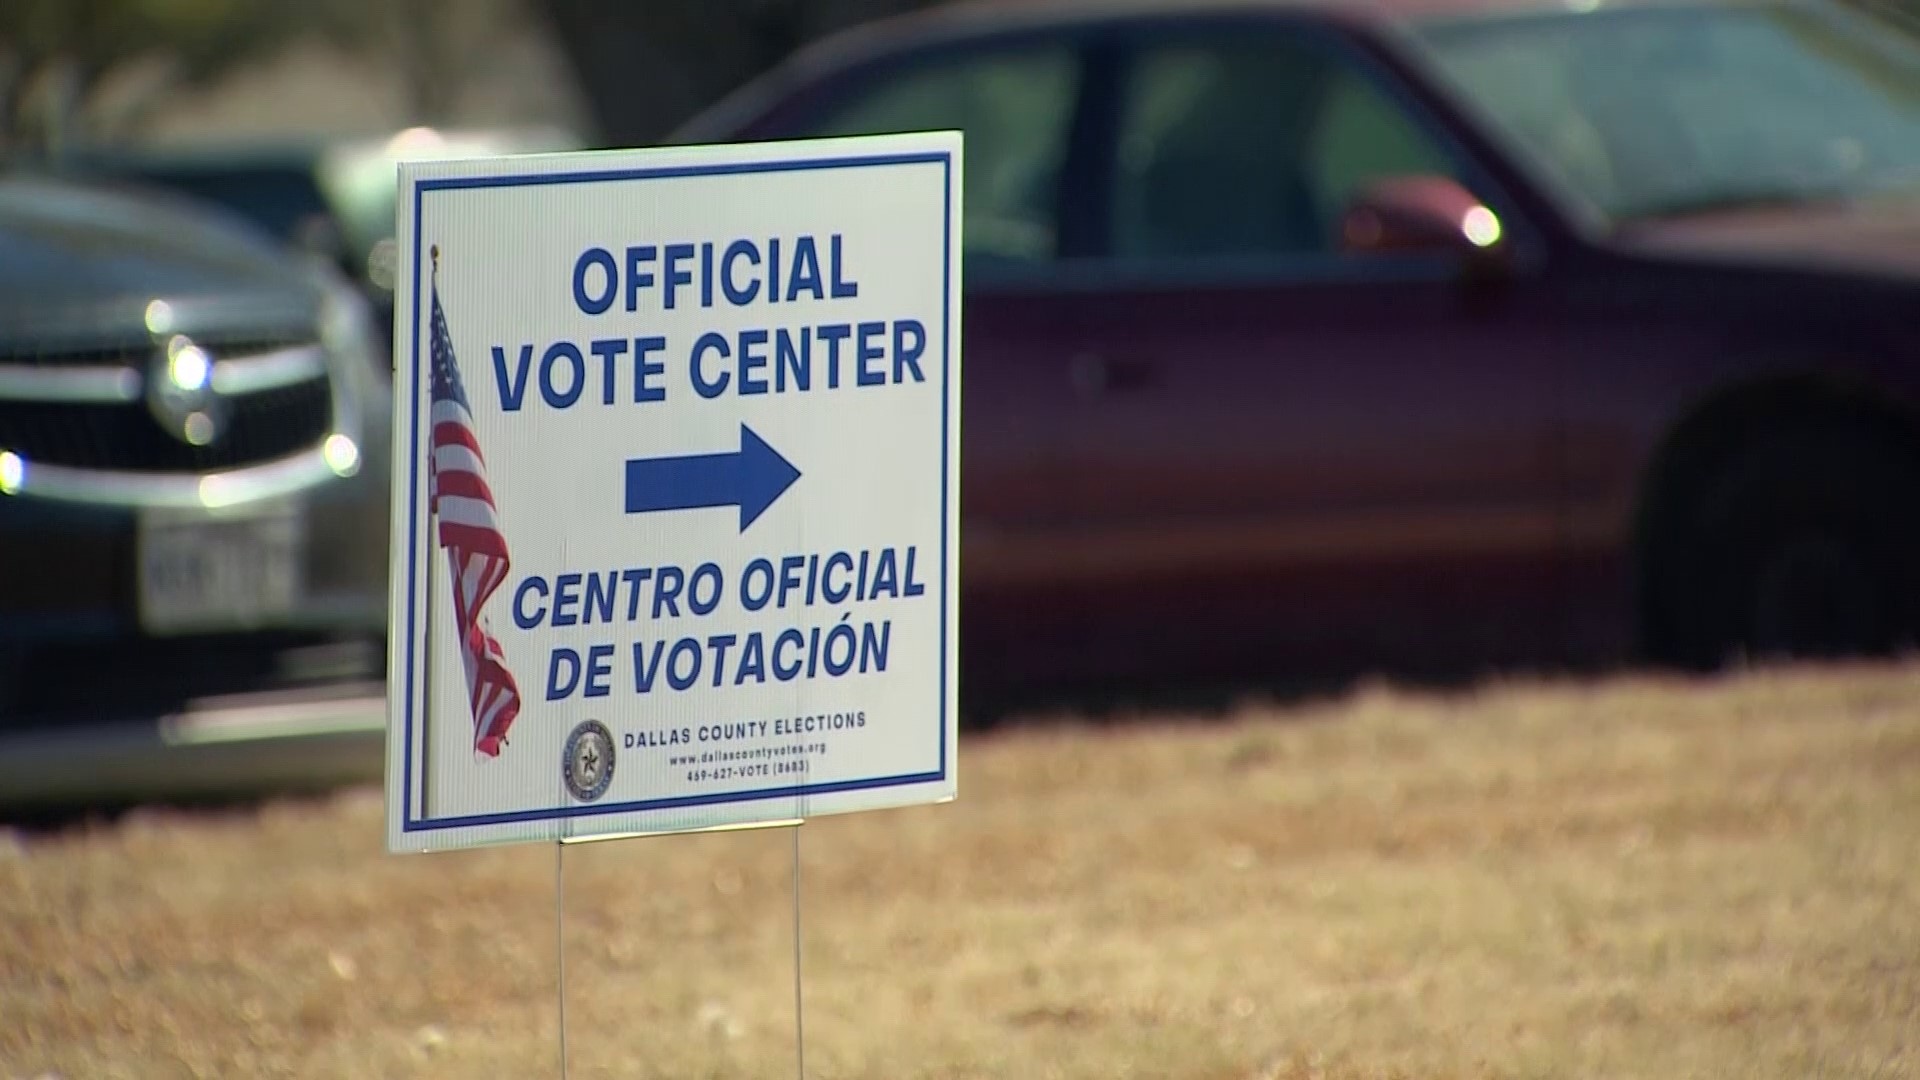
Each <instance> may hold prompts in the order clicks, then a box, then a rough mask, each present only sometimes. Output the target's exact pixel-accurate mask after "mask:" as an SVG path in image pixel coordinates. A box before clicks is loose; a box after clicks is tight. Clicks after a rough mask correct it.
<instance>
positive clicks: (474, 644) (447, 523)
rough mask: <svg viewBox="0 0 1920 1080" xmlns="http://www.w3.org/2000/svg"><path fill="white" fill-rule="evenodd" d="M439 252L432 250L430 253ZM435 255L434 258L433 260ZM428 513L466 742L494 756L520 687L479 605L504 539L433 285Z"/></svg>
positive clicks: (497, 572)
mask: <svg viewBox="0 0 1920 1080" xmlns="http://www.w3.org/2000/svg"><path fill="white" fill-rule="evenodd" d="M438 254H439V253H438V252H437V251H436V252H435V255H438ZM436 261H437V259H436ZM432 332H433V346H432V352H433V358H432V364H433V410H432V412H431V414H430V415H431V418H432V423H433V457H432V459H431V460H432V464H431V466H430V468H429V476H430V478H431V490H432V500H433V502H432V512H433V514H434V516H435V517H436V518H437V519H438V521H439V537H440V547H441V548H442V549H444V550H445V551H446V553H447V568H448V570H449V571H450V574H451V577H452V580H453V612H454V622H455V627H456V629H457V631H458V633H459V635H460V659H461V661H462V662H463V663H464V664H465V666H466V673H467V703H468V705H469V706H470V708H471V709H472V711H473V748H474V749H475V750H476V751H478V752H479V753H482V754H485V755H486V756H488V757H498V756H499V754H500V747H501V745H502V744H503V743H504V742H505V741H506V736H507V728H508V727H510V726H511V725H512V724H513V720H514V718H515V717H516V716H519V715H520V687H519V686H518V684H516V683H515V682H514V681H513V673H512V672H510V671H508V670H507V665H506V654H505V653H504V652H502V651H501V648H500V641H499V639H498V638H495V637H494V636H493V632H492V630H491V628H490V626H489V624H488V622H487V619H486V617H485V616H484V615H482V614H481V609H482V608H483V607H485V605H486V603H487V598H488V597H490V596H492V595H493V592H494V590H495V589H498V588H499V587H500V585H501V583H502V582H504V581H506V579H507V568H508V565H509V564H508V559H507V538H506V535H505V534H504V533H502V532H501V531H500V516H499V512H498V511H497V509H496V508H495V507H494V504H493V490H492V489H491V488H489V487H488V486H487V463H486V459H485V457H484V456H483V455H482V454H481V453H480V441H479V439H478V438H477V437H476V435H475V433H474V430H473V410H472V409H470V408H469V407H468V406H467V393H466V390H465V389H464V388H462V386H461V385H460V368H459V366H458V364H457V363H456V362H455V361H454V357H453V338H452V336H451V335H449V334H448V333H447V316H446V312H444V311H442V310H441V308H440V284H439V282H438V281H437V280H436V281H435V282H434V285H433V327H432Z"/></svg>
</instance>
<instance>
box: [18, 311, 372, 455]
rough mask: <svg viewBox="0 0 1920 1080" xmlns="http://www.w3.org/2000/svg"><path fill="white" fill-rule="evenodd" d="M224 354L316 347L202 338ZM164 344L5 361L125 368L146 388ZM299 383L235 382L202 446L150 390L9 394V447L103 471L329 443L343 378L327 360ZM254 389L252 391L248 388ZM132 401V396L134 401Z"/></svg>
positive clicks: (262, 355) (213, 353) (31, 354)
mask: <svg viewBox="0 0 1920 1080" xmlns="http://www.w3.org/2000/svg"><path fill="white" fill-rule="evenodd" d="M196 340H197V341H198V342H199V343H200V344H201V346H202V348H204V349H206V351H207V353H208V354H209V356H210V357H211V358H213V359H215V360H220V361H228V360H231V361H236V362H240V363H253V362H255V361H256V360H258V361H265V362H269V363H270V362H271V358H272V357H274V356H277V355H286V354H287V353H288V352H289V351H290V350H291V351H295V352H297V351H299V350H301V349H303V348H311V347H312V346H311V344H310V339H309V340H308V341H304V342H303V341H290V340H288V339H287V338H259V337H253V336H248V337H239V336H236V337H233V338H228V339H225V340H220V339H215V340H211V341H210V340H207V339H204V338H202V339H196ZM153 350H154V345H153V344H152V343H151V342H149V343H148V344H147V345H146V346H145V348H144V349H141V348H138V347H133V346H128V347H117V346H115V345H111V344H108V345H106V346H105V347H93V348H84V349H74V348H60V349H48V350H39V351H35V350H11V351H10V352H9V354H8V355H6V356H4V357H0V364H4V365H6V366H7V367H8V368H11V369H13V370H16V371H19V370H37V371H44V372H50V373H51V372H55V371H62V370H64V371H74V372H79V371H81V370H83V369H84V370H86V371H91V372H96V373H101V372H104V373H111V372H115V371H124V372H127V373H129V374H130V375H131V376H133V377H135V378H136V382H135V383H134V384H133V385H134V386H135V387H139V386H143V385H144V382H145V379H146V376H147V365H148V364H149V363H150V362H151V358H152V356H153ZM291 377H292V379H293V380H294V381H281V382H279V384H278V385H275V384H274V382H272V381H270V382H268V383H266V384H264V385H261V386H258V387H245V388H243V387H238V386H236V387H234V388H233V392H230V393H227V394H225V395H222V397H221V402H222V404H223V409H222V410H221V411H222V415H221V417H220V422H219V424H218V427H217V429H216V431H215V432H214V434H213V437H212V438H211V439H210V440H209V441H208V442H207V443H206V444H205V445H201V446H195V445H193V444H191V443H189V442H188V441H186V439H185V438H183V437H182V435H181V433H180V431H179V430H178V429H177V428H176V429H169V428H168V427H167V426H165V425H164V424H163V423H162V422H161V420H160V419H159V418H158V417H157V416H156V415H155V414H154V411H153V410H152V408H150V407H149V405H148V402H147V400H146V394H145V391H144V390H134V391H132V392H125V393H122V392H119V391H116V392H111V393H104V394H100V395H98V397H96V398H94V399H91V400H90V399H88V398H87V396H86V395H80V396H78V397H73V398H69V399H67V400H56V399H53V398H42V399H39V400H35V399H33V398H34V395H23V396H22V397H21V398H18V399H15V398H10V397H0V450H7V451H11V452H13V453H15V454H18V455H19V456H20V457H22V458H24V459H25V460H26V461H27V462H29V463H30V464H40V465H53V466H62V467H65V468H71V469H84V470H91V471H99V472H121V473H152V474H156V475H158V474H166V473H174V474H180V473H187V474H193V473H208V472H217V471H221V470H226V469H235V468H242V467H245V466H249V465H257V464H261V463H264V462H268V461H273V460H276V459H279V458H284V457H287V456H289V455H292V454H296V453H299V452H300V451H303V450H308V449H311V448H313V447H314V446H317V445H319V444H320V443H321V442H322V441H323V440H325V439H326V437H327V435H328V434H329V433H330V432H331V431H332V430H333V426H334V423H335V417H334V415H333V385H332V380H331V378H330V377H329V375H328V374H327V372H326V370H325V368H324V367H320V368H309V369H307V370H304V371H295V372H293V373H292V375H291ZM243 391H244V392H243ZM128 398H131V400H128Z"/></svg>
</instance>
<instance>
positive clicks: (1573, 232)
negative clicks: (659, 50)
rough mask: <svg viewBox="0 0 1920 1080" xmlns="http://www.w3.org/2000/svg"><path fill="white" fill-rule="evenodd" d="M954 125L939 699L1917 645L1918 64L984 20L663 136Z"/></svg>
mask: <svg viewBox="0 0 1920 1080" xmlns="http://www.w3.org/2000/svg"><path fill="white" fill-rule="evenodd" d="M930 128H959V129H962V130H964V131H965V133H966V140H967V141H966V160H965V187H964V199H965V203H964V207H965V208H964V214H965V253H966V263H965V290H966V293H965V313H966V314H965V319H966V323H965V327H964V334H965V343H966V371H965V377H964V395H965V396H964V416H965V432H964V447H963V470H964V478H965V479H964V490H965V492H966V501H965V505H964V508H963V512H962V517H963V522H964V532H963V544H962V551H963V556H962V560H963V566H964V569H963V574H962V577H963V580H964V582H965V587H966V596H965V602H964V604H963V606H962V613H963V614H962V619H963V631H962V640H963V642H964V643H965V648H966V655H965V664H966V666H967V669H968V676H967V677H968V685H969V686H970V687H972V688H980V687H982V686H987V685H993V684H997V683H999V682H1000V681H1001V680H1002V679H1004V678H1027V677H1033V676H1041V677H1046V678H1061V677H1073V676H1080V677H1088V678H1097V679H1102V680H1105V679H1112V678H1124V677H1126V676H1128V675H1133V674H1144V675H1152V676H1156V677H1157V676H1161V675H1171V674H1182V675H1218V674H1256V675H1258V674H1266V673H1281V672H1283V671H1286V670H1288V669H1296V668H1305V669H1310V670H1311V669H1318V670H1322V671H1325V670H1329V669H1330V667H1331V666H1332V665H1336V664H1339V665H1346V664H1349V663H1359V664H1362V665H1366V666H1388V667H1391V668H1397V669H1401V670H1414V669H1417V668H1419V667H1422V666H1427V665H1437V666H1440V667H1442V668H1444V669H1446V670H1453V671H1458V670H1460V668H1461V667H1462V666H1463V665H1465V666H1467V667H1469V668H1475V669H1477V668H1481V667H1486V666H1494V665H1502V666H1504V665H1514V664H1526V665H1561V664H1585V663H1591V662H1600V663H1613V662H1618V661H1623V660H1630V659H1637V658H1651V659H1655V660H1659V661H1670V662H1679V663H1687V664H1713V663H1717V662H1719V661H1720V660H1722V659H1724V658H1726V657H1727V656H1728V655H1730V654H1733V653H1741V652H1744V653H1748V654H1761V653H1767V654H1779V653H1787V654H1832V653H1844V654H1855V653H1866V652H1873V651H1878V650H1885V649H1888V648H1892V647H1897V646H1899V645H1900V644H1901V643H1903V642H1905V641H1906V640H1907V639H1908V638H1909V637H1910V636H1911V635H1912V634H1913V631H1914V629H1915V626H1916V624H1917V623H1920V618H1917V616H1920V511H1917V510H1916V497H1917V496H1920V45H1916V40H1915V38H1914V37H1913V36H1912V35H1911V33H1910V32H1909V31H1908V30H1906V29H1905V28H1903V27H1901V26H1896V25H1894V24H1893V23H1891V22H1884V23H1883V22H1882V21H1880V20H1879V19H1877V18H1872V17H1869V16H1867V15H1864V14H1861V13H1860V12H1858V11H1854V10H1851V9H1846V8H1840V7H1835V6H1832V5H1830V4H1825V3H1809V2H1799V0H1756V2H1746V3H1731V2H1728V3H1723V2H1704V0H1676V2H1657V3H1650V2H1627V3H1614V2H1612V0H1607V2H1604V3H1603V2H1600V0H1565V2H1561V3H1552V4H1548V3H1536V2H1532V0H1525V2H1512V0H1382V2H1380V3H1372V4H1362V3H1357V2H1356V3H1344V2H1338V3H1337V2H1332V0H1305V2H1299V3H1285V2H1271V0H1270V2H1239V3H1225V2H1211V3H1209V2H1204V0H1201V2H1172V0H1163V2H1160V3H1137V2H1118V0H1104V2H1103V0H1089V2H1078V3H1067V4H1052V5H1049V4H1041V3H1034V2H1026V3H1015V4H1008V5H1003V6H987V7H981V6H961V7H946V8H939V9H935V10H932V11H929V12H926V13H922V14H919V15H916V16H911V17H906V18H903V19H897V20H893V21H889V22H884V23H879V24H872V25H870V26H868V27H866V28H863V29H861V30H858V31H855V32H852V33H850V34H847V35H844V36H841V37H839V38H837V39H834V40H832V41H829V42H826V43H823V44H821V45H818V46H815V47H813V48H810V49H809V50H807V51H805V52H803V53H802V54H800V55H798V56H796V57H795V58H793V59H792V60H791V61H790V62H788V63H787V64H785V65H784V66H783V67H781V68H779V69H778V70H777V71H775V72H773V73H771V74H770V75H768V76H766V77H764V78H762V79H760V80H759V81H757V82H755V83H754V84H752V85H751V86H748V87H746V88H744V89H743V90H741V91H740V92H739V93H737V94H735V95H733V96H732V97H730V98H729V99H727V100H726V101H724V102H722V103H720V104H719V105H717V106H715V107H714V108H713V109H711V110H709V111H708V112H707V113H706V114H704V115H702V116H701V117H699V118H697V119H696V120H695V121H694V122H693V123H691V124H690V125H688V126H687V127H686V128H684V129H683V130H682V131H681V132H679V133H678V134H677V135H676V137H675V139H674V141H676V142H681V143H688V142H716V141H742V140H762V139H788V138H809V137H817V136H831V135H846V134H858V133H872V132H887V131H903V130H917V129H930Z"/></svg>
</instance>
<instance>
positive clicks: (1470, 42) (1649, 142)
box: [1419, 3, 1920, 220]
mask: <svg viewBox="0 0 1920 1080" xmlns="http://www.w3.org/2000/svg"><path fill="white" fill-rule="evenodd" d="M1419 31H1420V36H1421V37H1422V38H1424V40H1425V41H1426V42H1427V44H1428V45H1429V47H1430V48H1431V50H1432V54H1433V57H1434V59H1435V60H1436V61H1437V62H1438V65H1439V67H1440V69H1441V70H1442V72H1443V73H1444V74H1445V75H1446V76H1447V77H1449V78H1450V79H1451V80H1452V82H1453V83H1454V84H1455V85H1456V87H1457V88H1458V89H1459V90H1460V91H1461V92H1462V94H1463V95H1464V96H1465V97H1466V99H1468V100H1469V101H1470V102H1471V103H1472V104H1473V105H1475V106H1476V107H1478V108H1479V109H1480V110H1482V111H1483V112H1484V113H1485V114H1486V116H1487V117H1488V118H1489V120H1490V122H1491V124H1492V126H1493V128H1494V129H1495V130H1496V131H1498V132H1500V133H1502V134H1504V135H1505V136H1507V137H1508V138H1509V139H1510V140H1511V141H1512V142H1513V143H1514V144H1516V145H1517V146H1519V147H1520V148H1522V149H1523V150H1524V151H1525V152H1526V154H1527V155H1528V156H1530V157H1532V158H1534V159H1535V160H1536V161H1538V162H1539V163H1541V164H1542V165H1543V166H1544V167H1545V168H1547V169H1548V170H1550V171H1551V172H1553V173H1554V174H1556V175H1557V176H1558V177H1559V179H1561V180H1562V181H1563V182H1564V183H1566V184H1567V186H1569V187H1570V188H1571V189H1572V190H1573V191H1575V192H1577V193H1578V194H1580V195H1581V196H1583V197H1584V198H1585V199H1586V200H1587V201H1588V202H1589V203H1591V204H1592V205H1593V206H1594V207H1595V208H1597V209H1598V210H1600V211H1601V212H1602V213H1604V214H1607V215H1609V216H1611V217H1613V218H1615V219H1616V220H1625V219H1632V218H1636V217H1641V216H1644V215H1659V214H1667V213H1685V212H1689V211H1692V210H1711V209H1715V208H1717V207H1722V206H1726V207H1735V206H1740V205H1743V204H1750V203H1755V202H1782V201H1796V200H1820V199H1841V200H1847V199H1853V198H1859V197H1869V196H1873V195H1876V194H1883V193H1894V194H1898V193H1902V192H1904V193H1911V192H1914V191H1920V43H1917V42H1916V41H1915V39H1914V38H1913V37H1912V36H1911V35H1906V34H1903V33H1902V32H1900V31H1898V30H1897V28H1896V27H1895V26H1894V25H1893V24H1887V25H1885V26H1882V25H1879V24H1877V23H1875V22H1873V21H1871V20H1868V19H1866V18H1865V17H1863V16H1860V15H1858V14H1857V13H1849V11H1848V10H1847V9H1846V8H1844V6H1833V5H1811V4H1801V3H1763V4H1742V5H1737V6H1722V5H1705V4H1692V3H1680V4H1671V5H1660V6H1658V7H1644V8H1643V7H1638V6H1628V7H1625V8H1621V9H1619V10H1612V9H1604V10H1597V11H1591V12H1579V13H1566V12H1554V13H1550V14H1540V13H1531V14H1527V15H1524V16H1518V15H1508V16H1499V17H1494V16H1476V17H1471V18H1467V17H1452V18H1448V19H1445V20H1440V21H1437V22H1434V23H1431V24H1422V26H1421V27H1420V28H1419Z"/></svg>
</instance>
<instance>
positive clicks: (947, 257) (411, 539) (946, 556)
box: [400, 151, 953, 832]
mask: <svg viewBox="0 0 1920 1080" xmlns="http://www.w3.org/2000/svg"><path fill="white" fill-rule="evenodd" d="M889 165H939V166H940V167H941V169H942V174H943V175H942V181H941V185H942V188H941V189H942V195H943V197H942V200H941V204H942V211H941V221H940V236H941V252H940V704H939V708H938V709H937V710H936V715H937V717H938V720H939V727H938V729H937V730H938V736H939V744H940V768H939V769H938V770H937V771H934V772H925V773H908V774H904V775H900V776H880V777H872V778H868V779H862V780H841V781H836V782H833V783H823V784H804V785H796V786H792V787H780V788H759V789H755V790H750V791H727V792H713V793H709V794H705V795H681V796H676V797H673V798H663V799H642V800H638V801H635V802H624V803H610V804H608V805H605V806H557V807H552V808H549V809H544V810H516V811H510V812H505V813H498V814H468V815H465V816H462V817H443V818H433V817H417V818H416V817H414V816H413V773H414V757H413V735H414V730H413V720H414V676H415V673H416V671H417V669H418V667H419V662H418V660H417V659H416V656H415V651H416V640H417V639H416V634H415V629H416V621H415V616H416V611H415V608H416V607H417V605H416V603H415V598H416V597H417V596H418V595H419V591H420V590H419V588H418V584H417V583H418V581H419V554H420V518H421V514H420V415H421V414H420V386H421V378H420V371H421V368H420V318H421V315H420V313H421V310H422V307H421V299H422V297H421V292H420V289H421V284H422V278H421V274H420V263H421V255H420V250H421V249H420V206H421V200H422V197H423V196H424V195H425V193H426V192H429V191H457V190H464V189H472V188H500V187H542V186H546V185H549V184H594V183H609V182H616V181H622V180H675V179H686V178H690V177H701V176H728V175H741V174H752V173H778V172H803V171H809V170H816V169H854V168H871V167H873V166H889ZM952 305H953V155H952V154H950V153H947V152H945V151H926V152H921V153H910V154H873V155H865V156H845V157H832V158H815V159H811V160H801V161H768V162H730V163H726V164H719V165H678V166H658V167H654V168H632V169H595V170H587V171H582V172H563V173H538V174H526V175H518V176H467V177H457V178H451V179H443V180H421V181H419V182H417V183H416V184H415V185H414V189H413V325H412V327H410V330H411V332H412V335H413V342H412V351H413V384H412V385H413V393H412V396H411V399H410V400H409V402H408V408H409V409H411V410H412V412H411V413H410V414H409V415H410V417H411V420H412V424H413V431H412V436H413V437H412V440H411V443H410V446H409V448H408V450H409V458H408V462H407V470H408V477H407V485H408V491H407V508H408V511H407V641H406V656H407V663H406V668H407V673H406V693H407V704H406V711H405V723H404V725H403V727H404V735H405V742H404V744H403V747H402V751H401V752H402V755H403V762H404V766H405V767H404V768H403V770H402V776H401V806H402V807H403V810H402V820H401V824H400V828H401V831H402V832H421V831H426V830H434V829H458V828H467V827H472V826H481V825H509V824H515V823H526V822H534V821H555V820H561V819H566V818H577V817H605V816H607V815H609V814H638V813H645V812H647V811H650V810H677V809H683V808H686V807H693V806H723V805H730V804H733V803H746V802H756V801H759V800H763V799H778V798H796V797H802V798H803V797H805V796H808V795H831V794H835V793H838V792H846V791H864V790H871V789H873V788H887V787H903V786H906V785H908V784H927V783H934V782H936V781H940V780H945V779H946V778H947V667H948V664H947V624H948V622H949V620H948V616H947V603H948V596H949V591H950V589H949V582H948V580H947V567H948V565H949V564H950V563H951V561H952V558H951V554H950V552H949V551H948V550H947V537H948V534H949V533H951V532H952V528H951V525H952V520H951V516H952V513H953V504H952V501H951V497H950V488H951V484H950V482H949V479H948V477H949V476H950V474H951V473H952V471H953V469H952V463H951V462H950V461H949V460H948V445H949V443H950V437H949V436H950V425H951V424H952V422H953V400H952V395H953V356H952V353H953V326H952V319H953V311H952Z"/></svg>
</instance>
